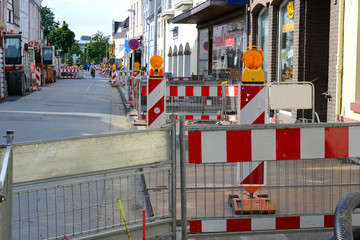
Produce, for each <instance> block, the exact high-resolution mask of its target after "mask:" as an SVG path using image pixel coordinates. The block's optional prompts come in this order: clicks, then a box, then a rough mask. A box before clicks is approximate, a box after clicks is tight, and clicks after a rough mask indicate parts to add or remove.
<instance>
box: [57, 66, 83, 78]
mask: <svg viewBox="0 0 360 240" xmlns="http://www.w3.org/2000/svg"><path fill="white" fill-rule="evenodd" d="M59 71H60V75H59V78H70V79H71V78H84V75H85V70H79V69H64V68H61V69H60V70H59Z"/></svg>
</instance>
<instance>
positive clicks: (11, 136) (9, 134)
mask: <svg viewBox="0 0 360 240" xmlns="http://www.w3.org/2000/svg"><path fill="white" fill-rule="evenodd" d="M13 142H14V131H12V130H8V131H6V144H7V145H11V144H12V143H13Z"/></svg>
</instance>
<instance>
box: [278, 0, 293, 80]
mask: <svg viewBox="0 0 360 240" xmlns="http://www.w3.org/2000/svg"><path fill="white" fill-rule="evenodd" d="M294 12H295V11H294V1H293V0H290V1H289V0H287V1H284V2H283V3H282V4H281V6H280V12H279V26H280V27H279V44H280V45H279V46H280V47H279V73H280V74H279V81H281V82H286V81H291V80H292V79H293V65H294Z"/></svg>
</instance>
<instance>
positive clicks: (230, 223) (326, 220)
mask: <svg viewBox="0 0 360 240" xmlns="http://www.w3.org/2000/svg"><path fill="white" fill-rule="evenodd" d="M189 224H190V233H211V232H242V231H261V230H284V229H309V228H310V229H311V228H314V229H315V228H332V227H334V215H312V216H311V215H310V216H308V215H307V216H286V217H271V216H269V217H268V216H262V217H261V218H260V217H259V218H241V219H236V218H235V219H234V218H232V219H214V220H212V219H211V220H190V221H189Z"/></svg>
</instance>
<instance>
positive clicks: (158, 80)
mask: <svg viewBox="0 0 360 240" xmlns="http://www.w3.org/2000/svg"><path fill="white" fill-rule="evenodd" d="M150 65H151V70H150V74H149V75H150V76H149V77H148V81H147V96H148V97H147V112H148V114H147V126H148V128H160V127H161V126H163V125H164V124H165V123H166V98H165V95H166V79H165V78H164V73H163V70H162V65H163V59H162V57H161V56H158V55H154V56H152V57H151V59H150Z"/></svg>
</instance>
